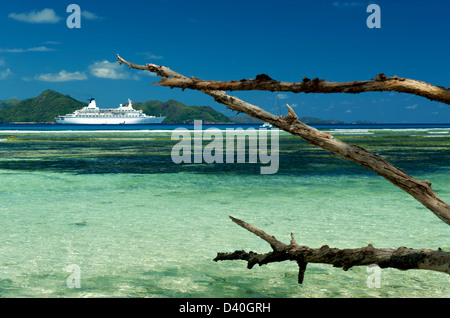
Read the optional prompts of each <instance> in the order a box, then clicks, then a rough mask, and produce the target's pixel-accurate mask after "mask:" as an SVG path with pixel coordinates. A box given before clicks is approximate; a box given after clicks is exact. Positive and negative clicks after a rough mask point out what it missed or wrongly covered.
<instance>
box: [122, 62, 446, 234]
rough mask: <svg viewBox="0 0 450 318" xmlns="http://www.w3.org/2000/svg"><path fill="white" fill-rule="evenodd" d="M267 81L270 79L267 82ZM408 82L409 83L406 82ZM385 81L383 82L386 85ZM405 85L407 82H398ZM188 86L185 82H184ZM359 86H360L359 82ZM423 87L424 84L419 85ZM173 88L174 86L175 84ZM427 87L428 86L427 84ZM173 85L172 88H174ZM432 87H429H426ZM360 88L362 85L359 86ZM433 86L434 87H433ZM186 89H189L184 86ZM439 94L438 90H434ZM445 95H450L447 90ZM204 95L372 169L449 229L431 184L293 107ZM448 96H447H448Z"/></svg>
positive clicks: (162, 70) (166, 73) (151, 67)
mask: <svg viewBox="0 0 450 318" xmlns="http://www.w3.org/2000/svg"><path fill="white" fill-rule="evenodd" d="M117 58H118V60H119V62H120V63H124V64H126V65H128V66H129V67H130V68H135V69H140V70H146V71H150V72H154V73H156V74H158V75H159V76H162V77H173V78H175V79H182V80H183V81H184V80H187V78H186V77H185V76H183V75H181V74H179V73H176V72H174V71H172V70H170V69H169V68H167V67H164V66H158V65H155V64H147V65H136V64H133V63H130V62H127V61H125V60H124V59H123V58H121V57H120V56H119V55H117ZM266 80H267V79H266ZM405 81H406V80H405ZM385 82H386V81H384V82H383V81H382V83H385ZM399 82H404V81H399ZM183 83H185V82H183ZM356 83H359V82H356ZM419 83H422V82H419ZM172 84H173V85H174V84H175V83H172ZM424 84H425V83H424ZM173 85H172V86H173ZM427 85H429V84H427ZM356 86H357V87H359V86H361V85H359V84H358V85H356ZM430 86H432V85H430ZM182 87H183V88H190V87H189V86H186V85H185V84H183V85H182ZM433 87H435V88H436V90H439V88H438V87H436V86H433ZM444 90H445V91H448V90H446V89H444ZM201 91H202V92H204V93H205V94H208V95H210V96H212V97H214V100H215V101H217V102H219V103H222V104H224V105H226V106H227V107H228V108H229V109H232V110H235V111H237V112H241V113H246V114H248V115H250V116H252V117H255V118H258V119H261V120H263V121H265V122H268V123H270V124H272V125H273V126H275V127H278V128H279V129H282V130H284V131H287V132H289V133H291V134H293V135H298V136H300V137H302V138H303V139H305V140H306V141H308V142H309V143H311V144H314V145H316V146H319V147H320V148H323V149H325V150H328V151H330V152H331V153H333V154H335V155H338V156H340V157H343V158H345V159H347V160H350V161H353V162H356V163H357V164H359V165H361V166H363V167H365V168H367V169H370V170H372V171H374V172H376V173H377V174H379V175H380V176H382V177H383V178H385V179H387V180H389V181H390V182H391V183H393V184H394V185H396V186H397V187H399V188H401V189H402V190H404V191H406V192H407V193H409V194H410V195H411V196H413V197H414V198H415V199H416V200H418V201H419V202H420V203H422V204H423V205H424V206H425V207H427V208H428V209H429V210H430V211H432V212H433V213H434V214H435V215H436V216H437V217H438V218H440V219H441V220H442V221H444V222H445V223H447V224H448V225H450V205H448V204H447V203H445V202H444V201H442V200H441V199H440V198H439V197H438V196H437V195H436V193H435V192H434V191H433V190H432V189H431V183H430V182H429V181H427V180H425V181H421V180H418V179H416V178H414V177H412V176H410V175H408V174H407V173H405V172H404V171H403V170H402V169H400V168H397V167H395V166H394V165H392V164H391V163H389V162H387V161H386V160H385V159H383V158H382V157H381V156H379V155H376V154H374V153H371V152H370V151H367V150H366V149H364V148H361V147H359V146H356V145H351V144H347V143H345V142H343V141H341V140H339V139H336V138H334V137H333V136H332V135H331V134H329V133H327V132H321V131H319V130H317V129H315V128H313V127H310V126H308V125H306V124H304V123H302V122H301V121H300V120H299V119H298V117H297V115H296V114H295V112H294V111H293V110H292V108H291V107H289V105H287V106H288V109H289V113H288V115H287V116H284V117H278V116H275V115H273V114H271V113H269V112H267V111H265V110H263V109H261V108H259V107H258V106H255V105H252V104H249V103H246V102H244V101H242V100H240V99H239V98H236V97H233V96H230V95H228V94H226V93H225V92H224V91H221V90H207V89H205V90H201ZM447 94H448V92H447Z"/></svg>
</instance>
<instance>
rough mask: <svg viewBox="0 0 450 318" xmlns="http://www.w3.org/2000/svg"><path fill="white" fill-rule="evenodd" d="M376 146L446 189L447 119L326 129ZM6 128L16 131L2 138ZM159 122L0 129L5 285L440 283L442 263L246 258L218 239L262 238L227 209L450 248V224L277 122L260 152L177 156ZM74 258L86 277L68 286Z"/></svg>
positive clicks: (213, 292)
mask: <svg viewBox="0 0 450 318" xmlns="http://www.w3.org/2000/svg"><path fill="white" fill-rule="evenodd" d="M327 130H328V131H330V132H331V133H332V134H333V135H335V136H336V137H339V138H341V139H343V140H345V141H347V142H349V143H354V144H358V145H360V146H362V147H365V148H367V149H369V150H371V151H374V152H376V153H379V154H381V155H383V156H384V157H385V158H386V159H388V160H390V161H391V162H392V163H394V164H396V165H397V166H399V167H401V168H403V169H404V170H405V171H406V172H408V173H410V174H411V175H413V176H415V177H417V178H419V179H427V180H430V181H431V182H432V184H433V189H435V191H436V193H437V194H438V195H439V196H440V197H441V198H442V199H444V200H445V201H447V202H448V201H450V186H449V184H450V174H449V169H450V168H449V165H448V162H450V134H449V129H448V128H419V129H416V128H406V129H390V128H389V129H372V128H361V127H357V128H356V129H348V128H342V129H341V128H340V129H328V128H327ZM11 136H14V137H15V138H10V137H11ZM170 136H171V133H170V131H168V130H158V131H148V130H146V131H107V132H105V131H98V130H95V131H89V132H87V131H65V132H61V131H60V132H54V131H43V130H38V131H29V130H27V131H16V130H11V129H9V130H3V131H2V130H0V140H2V141H1V142H0V178H1V179H0V180H1V181H0V202H2V204H1V205H0V217H1V220H2V231H1V232H0V241H1V242H2V244H1V245H0V297H169V298H170V297H449V296H450V281H449V278H448V275H445V274H441V273H434V272H429V271H406V272H402V271H398V270H395V269H383V270H382V271H381V286H380V288H369V287H368V286H367V279H368V276H369V275H370V273H369V272H367V268H366V267H355V268H352V269H350V270H349V271H347V272H345V271H343V270H342V269H338V268H333V267H331V266H329V265H320V264H309V265H308V269H307V271H306V275H305V281H304V283H303V285H298V284H297V265H296V264H295V263H287V262H285V263H280V264H270V265H266V266H263V267H255V268H253V269H252V270H248V269H247V268H246V264H245V262H237V261H235V262H217V263H216V262H214V261H213V258H214V257H215V256H216V253H217V252H224V251H233V250H237V249H245V250H247V251H248V250H252V251H256V252H266V251H268V250H269V249H270V247H269V246H268V245H267V244H266V243H265V242H263V241H262V240H260V239H259V238H257V237H256V236H254V235H253V234H251V233H249V232H247V231H245V230H244V229H242V228H240V227H238V226H237V225H235V224H234V223H233V222H231V221H230V219H229V218H228V216H229V215H232V216H234V217H237V218H240V219H242V220H244V221H246V222H249V223H251V224H254V225H255V226H258V227H259V228H261V229H263V230H264V231H266V232H267V233H269V234H271V235H274V236H276V237H277V238H278V239H279V240H281V241H284V242H288V241H289V239H290V233H291V232H292V233H293V234H294V235H295V237H296V240H297V242H298V243H299V244H304V245H308V246H310V247H319V246H321V245H324V244H328V245H329V246H332V247H340V248H347V247H348V248H353V247H361V246H365V245H367V244H369V243H370V244H372V245H374V246H375V247H398V246H407V247H412V248H432V249H437V248H438V247H441V248H443V249H447V250H448V249H450V236H449V234H448V226H447V225H445V224H444V223H443V222H442V221H440V220H439V219H438V218H437V217H436V216H434V215H433V214H432V213H431V212H429V211H428V210H427V209H425V208H424V207H422V206H421V205H420V203H418V202H417V201H415V200H414V199H412V198H411V197H410V196H409V195H407V194H405V193H404V192H402V191H401V190H399V189H397V188H395V187H394V186H393V185H392V184H390V183H389V182H388V181H385V180H384V179H382V178H380V177H379V176H377V175H375V174H374V173H372V172H370V171H368V170H366V169H364V168H362V167H359V166H357V165H355V164H353V163H350V162H347V161H344V160H342V159H339V158H336V157H334V156H332V155H331V154H329V153H327V152H326V151H323V150H321V149H318V148H316V147H314V146H311V145H309V144H307V143H305V142H303V141H302V140H301V139H300V138H296V137H293V136H290V135H288V134H284V133H280V149H279V159H280V167H279V171H278V173H277V174H274V175H261V174H260V173H259V171H260V170H259V169H260V166H261V165H260V164H259V163H257V164H249V163H244V164H182V165H176V164H174V163H173V162H172V160H171V157H170V151H171V149H172V147H173V145H174V144H175V143H176V141H173V140H171V139H170ZM71 264H76V265H78V266H79V268H80V271H81V275H80V278H81V288H68V287H67V278H68V277H69V275H70V274H71V272H70V271H68V270H67V267H68V266H69V265H71Z"/></svg>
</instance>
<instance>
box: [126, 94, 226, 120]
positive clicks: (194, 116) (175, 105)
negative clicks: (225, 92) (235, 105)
mask: <svg viewBox="0 0 450 318" xmlns="http://www.w3.org/2000/svg"><path fill="white" fill-rule="evenodd" d="M133 107H134V108H135V109H142V111H143V112H144V113H146V114H148V115H154V116H159V115H162V116H166V117H167V118H166V119H164V121H163V123H164V124H192V123H193V122H194V120H201V121H202V122H203V123H205V124H207V123H215V124H225V123H233V121H232V120H231V119H230V118H228V117H227V116H225V115H223V114H222V113H219V112H218V111H215V110H214V109H212V108H211V107H209V106H187V105H184V104H183V103H180V102H178V101H176V100H173V99H171V100H169V101H167V102H165V103H163V102H161V101H155V100H153V101H147V102H145V103H133Z"/></svg>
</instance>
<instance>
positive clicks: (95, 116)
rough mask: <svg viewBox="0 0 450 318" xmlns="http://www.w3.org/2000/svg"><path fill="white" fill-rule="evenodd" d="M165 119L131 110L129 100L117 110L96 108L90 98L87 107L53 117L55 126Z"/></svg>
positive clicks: (156, 122)
mask: <svg viewBox="0 0 450 318" xmlns="http://www.w3.org/2000/svg"><path fill="white" fill-rule="evenodd" d="M165 118H166V117H156V116H148V115H146V114H144V113H143V112H142V110H136V109H134V108H133V105H132V103H131V100H130V99H128V103H126V104H125V105H122V104H120V106H119V108H108V109H106V108H98V107H97V104H96V103H95V99H94V98H91V99H90V101H89V105H88V106H86V107H83V108H81V109H78V110H76V111H75V112H73V113H72V114H66V115H60V116H58V117H55V123H57V124H70V125H120V124H129V125H130V124H131V125H138V124H159V123H161V122H162V121H163V120H164V119H165Z"/></svg>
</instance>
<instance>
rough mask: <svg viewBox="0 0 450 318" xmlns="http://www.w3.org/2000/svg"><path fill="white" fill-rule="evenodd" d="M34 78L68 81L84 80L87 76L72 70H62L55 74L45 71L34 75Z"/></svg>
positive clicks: (46, 80) (44, 80) (49, 80)
mask: <svg viewBox="0 0 450 318" xmlns="http://www.w3.org/2000/svg"><path fill="white" fill-rule="evenodd" d="M34 79H36V80H38V81H43V82H68V81H82V80H86V79H87V76H86V74H84V73H82V72H72V73H71V72H67V71H65V70H62V71H61V72H59V73H56V74H51V73H47V74H40V75H36V76H35V77H34Z"/></svg>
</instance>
